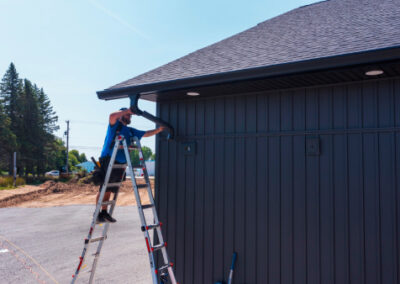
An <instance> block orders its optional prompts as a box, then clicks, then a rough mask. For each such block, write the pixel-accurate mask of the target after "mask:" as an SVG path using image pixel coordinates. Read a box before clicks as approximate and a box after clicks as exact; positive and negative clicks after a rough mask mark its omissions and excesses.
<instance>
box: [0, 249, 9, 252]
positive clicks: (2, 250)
mask: <svg viewBox="0 0 400 284" xmlns="http://www.w3.org/2000/svg"><path fill="white" fill-rule="evenodd" d="M5 252H8V249H0V253H5Z"/></svg>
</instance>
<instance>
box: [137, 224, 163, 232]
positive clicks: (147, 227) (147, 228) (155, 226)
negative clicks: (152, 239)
mask: <svg viewBox="0 0 400 284" xmlns="http://www.w3.org/2000/svg"><path fill="white" fill-rule="evenodd" d="M161 225H162V223H159V224H153V225H148V226H142V228H141V229H142V232H144V231H145V230H152V229H155V228H158V227H160V226H161Z"/></svg>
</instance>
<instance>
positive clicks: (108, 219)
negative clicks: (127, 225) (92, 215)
mask: <svg viewBox="0 0 400 284" xmlns="http://www.w3.org/2000/svg"><path fill="white" fill-rule="evenodd" d="M101 213H102V214H103V215H102V216H103V218H104V219H105V220H106V222H108V223H115V222H117V220H115V219H114V218H113V217H111V215H110V214H108V212H107V211H101ZM99 215H100V214H99Z"/></svg>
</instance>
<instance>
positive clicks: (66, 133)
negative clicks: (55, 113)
mask: <svg viewBox="0 0 400 284" xmlns="http://www.w3.org/2000/svg"><path fill="white" fill-rule="evenodd" d="M66 123H67V131H65V135H67V160H66V161H65V171H66V172H67V175H68V152H69V120H67V121H66Z"/></svg>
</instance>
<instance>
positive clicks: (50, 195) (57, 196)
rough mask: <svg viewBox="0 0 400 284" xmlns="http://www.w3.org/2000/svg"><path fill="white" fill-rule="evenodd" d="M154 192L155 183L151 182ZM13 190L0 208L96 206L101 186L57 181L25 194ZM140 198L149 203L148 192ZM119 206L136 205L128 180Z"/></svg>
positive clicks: (0, 204) (123, 186)
mask: <svg viewBox="0 0 400 284" xmlns="http://www.w3.org/2000/svg"><path fill="white" fill-rule="evenodd" d="M138 183H139V184H140V183H144V180H138ZM151 185H152V188H153V190H154V182H153V181H151ZM12 191H14V190H11V191H10V192H9V194H7V196H5V197H4V198H1V196H0V208H3V207H15V206H18V207H51V206H63V205H73V204H94V202H95V198H96V194H97V193H98V191H99V186H95V185H91V184H81V183H79V182H77V181H70V182H68V183H62V182H57V181H52V180H51V181H46V182H45V183H43V184H41V185H40V186H38V187H37V190H32V189H31V190H30V191H28V192H24V190H23V188H21V189H20V190H15V194H10V193H12ZM140 198H141V200H142V203H143V204H145V203H147V202H148V200H149V198H148V196H147V192H146V190H140ZM117 204H118V205H120V206H121V205H122V206H125V205H136V200H135V198H134V194H133V190H132V183H131V181H130V180H127V181H125V182H123V183H122V185H121V188H120V191H119V196H118V202H117Z"/></svg>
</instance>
